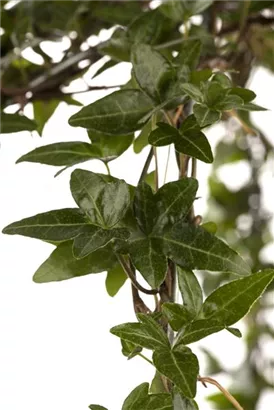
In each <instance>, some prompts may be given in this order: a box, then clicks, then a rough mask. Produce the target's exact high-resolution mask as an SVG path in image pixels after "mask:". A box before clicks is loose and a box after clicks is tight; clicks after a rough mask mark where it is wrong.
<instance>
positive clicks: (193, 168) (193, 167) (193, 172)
mask: <svg viewBox="0 0 274 410" xmlns="http://www.w3.org/2000/svg"><path fill="white" fill-rule="evenodd" d="M196 174H197V159H196V158H192V164H191V176H192V178H196Z"/></svg>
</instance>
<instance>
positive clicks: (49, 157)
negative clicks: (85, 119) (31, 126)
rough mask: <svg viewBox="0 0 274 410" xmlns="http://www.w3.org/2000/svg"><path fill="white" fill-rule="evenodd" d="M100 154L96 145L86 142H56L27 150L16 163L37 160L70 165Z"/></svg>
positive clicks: (98, 156)
mask: <svg viewBox="0 0 274 410" xmlns="http://www.w3.org/2000/svg"><path fill="white" fill-rule="evenodd" d="M100 154H101V153H100V150H99V149H98V148H97V147H95V146H94V145H91V144H88V143H86V142H80V141H73V142H57V143H54V144H50V145H45V146H43V147H39V148H36V149H34V150H33V151H30V152H28V153H27V154H25V155H23V156H22V157H20V158H19V159H18V160H17V161H16V163H17V164H18V163H20V162H38V163H40V164H46V165H55V166H63V165H65V166H72V165H75V164H79V163H81V162H85V161H88V160H90V159H101V157H100Z"/></svg>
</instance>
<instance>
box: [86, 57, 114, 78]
mask: <svg viewBox="0 0 274 410" xmlns="http://www.w3.org/2000/svg"><path fill="white" fill-rule="evenodd" d="M116 64H117V61H115V60H111V59H110V60H108V61H106V62H105V63H104V64H103V65H102V66H101V67H100V68H99V69H98V70H97V71H96V73H95V74H93V76H92V77H91V78H92V80H93V79H94V78H95V77H97V76H98V75H100V74H102V73H103V72H104V71H106V70H108V69H109V68H112V67H114V66H115V65H116Z"/></svg>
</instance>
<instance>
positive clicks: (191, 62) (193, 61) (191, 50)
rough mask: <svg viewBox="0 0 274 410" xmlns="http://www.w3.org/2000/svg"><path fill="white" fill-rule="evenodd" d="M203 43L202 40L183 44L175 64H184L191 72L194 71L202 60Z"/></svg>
mask: <svg viewBox="0 0 274 410" xmlns="http://www.w3.org/2000/svg"><path fill="white" fill-rule="evenodd" d="M201 46H202V43H201V41H200V40H196V39H195V40H192V39H187V40H184V41H183V42H182V46H181V50H180V52H179V54H178V55H177V57H176V58H175V59H174V63H175V64H178V65H179V66H180V65H182V64H184V65H186V66H187V67H188V68H189V69H190V70H191V71H193V70H194V69H195V68H196V66H197V64H198V62H199V59H200V54H201Z"/></svg>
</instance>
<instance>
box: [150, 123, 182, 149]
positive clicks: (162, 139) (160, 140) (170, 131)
mask: <svg viewBox="0 0 274 410" xmlns="http://www.w3.org/2000/svg"><path fill="white" fill-rule="evenodd" d="M178 138H179V135H178V131H177V129H176V128H174V127H172V126H171V125H168V124H166V123H165V122H158V123H157V128H156V129H154V130H153V131H152V132H151V133H150V134H149V137H148V142H149V143H150V144H151V145H155V146H156V147H164V146H165V145H169V144H172V143H174V142H175V141H176V140H177V139H178Z"/></svg>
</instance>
